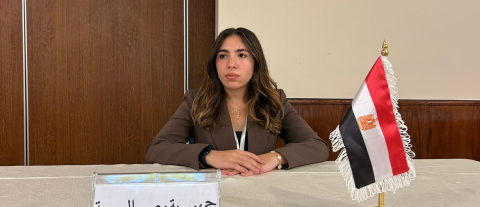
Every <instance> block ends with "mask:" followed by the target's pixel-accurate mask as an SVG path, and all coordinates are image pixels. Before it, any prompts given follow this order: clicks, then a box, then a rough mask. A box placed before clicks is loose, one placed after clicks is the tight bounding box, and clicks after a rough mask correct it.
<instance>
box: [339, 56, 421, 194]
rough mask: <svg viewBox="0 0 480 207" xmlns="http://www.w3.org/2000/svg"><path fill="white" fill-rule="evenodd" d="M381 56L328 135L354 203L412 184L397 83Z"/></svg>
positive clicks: (412, 174) (411, 164)
mask: <svg viewBox="0 0 480 207" xmlns="http://www.w3.org/2000/svg"><path fill="white" fill-rule="evenodd" d="M393 74H394V72H393V69H392V65H391V64H390V62H388V59H387V57H386V56H380V57H379V58H378V59H377V61H376V62H375V64H374V65H373V67H372V69H371V70H370V72H369V73H368V75H367V78H365V81H364V82H363V83H362V85H361V86H360V89H359V90H358V92H357V95H355V98H354V99H353V101H352V105H351V106H350V107H349V109H348V111H347V113H346V114H345V116H344V117H343V119H342V121H341V122H340V125H338V126H337V128H336V129H335V130H334V131H333V132H332V133H331V134H330V140H331V141H332V150H333V151H334V152H337V151H339V150H341V151H340V154H339V155H338V158H337V159H336V160H335V163H336V164H337V166H338V168H339V169H340V172H341V173H342V176H343V178H344V179H345V181H346V184H347V187H348V189H349V191H350V196H351V197H352V199H353V200H357V201H363V200H366V199H367V198H369V197H373V196H374V195H376V194H379V193H382V192H386V191H395V190H396V189H398V188H401V187H404V186H409V185H410V182H411V181H412V180H413V179H415V168H414V166H413V159H412V158H413V157H414V156H415V153H414V152H413V151H411V150H410V148H411V144H410V135H408V133H407V126H406V125H405V124H404V122H403V120H402V117H401V115H400V113H399V112H398V102H397V101H398V95H397V88H396V87H395V84H396V78H395V77H394V76H393Z"/></svg>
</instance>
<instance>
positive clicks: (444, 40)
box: [217, 0, 480, 100]
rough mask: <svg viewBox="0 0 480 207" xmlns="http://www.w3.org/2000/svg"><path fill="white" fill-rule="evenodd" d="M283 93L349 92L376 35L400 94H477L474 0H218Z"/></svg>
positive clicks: (479, 5)
mask: <svg viewBox="0 0 480 207" xmlns="http://www.w3.org/2000/svg"><path fill="white" fill-rule="evenodd" d="M217 7H218V8H217V12H218V13H217V27H218V28H217V31H219V32H220V31H222V30H223V29H225V28H228V27H246V28H248V29H250V30H252V31H253V32H255V33H256V34H257V36H258V37H259V39H260V41H261V42H262V45H263V47H264V50H265V53H266V54H265V55H266V57H267V61H268V64H269V68H270V72H271V74H272V76H273V78H274V79H275V80H276V81H277V82H278V83H279V87H280V88H283V89H285V91H286V92H287V95H288V96H289V97H290V98H353V97H354V95H355V93H356V92H357V90H358V88H359V86H360V85H361V83H362V81H363V80H364V79H365V76H366V75H367V73H368V71H369V70H370V68H371V66H372V65H373V63H374V61H375V60H376V58H377V57H378V56H379V55H380V51H381V44H382V42H383V40H384V39H386V40H387V42H388V44H389V50H390V56H389V60H390V62H392V64H393V69H394V70H395V73H396V74H395V75H396V77H397V79H398V83H397V86H398V87H399V95H400V98H401V99H446V100H480V92H479V91H478V90H479V88H480V67H479V64H478V63H477V60H479V59H480V26H479V25H480V1H478V0H420V1H417V0H402V1H386V0H383V1H381V0H361V1H359V0H338V1H333V0H328V1H327V0H243V1H236V0H235V1H234V0H218V2H217Z"/></svg>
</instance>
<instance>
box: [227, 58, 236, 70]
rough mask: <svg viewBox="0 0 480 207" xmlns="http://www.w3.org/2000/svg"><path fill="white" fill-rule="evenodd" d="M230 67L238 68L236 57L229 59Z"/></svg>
mask: <svg viewBox="0 0 480 207" xmlns="http://www.w3.org/2000/svg"><path fill="white" fill-rule="evenodd" d="M228 68H237V60H236V59H235V57H230V58H229V60H228Z"/></svg>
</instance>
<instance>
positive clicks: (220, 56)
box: [218, 55, 227, 59]
mask: <svg viewBox="0 0 480 207" xmlns="http://www.w3.org/2000/svg"><path fill="white" fill-rule="evenodd" d="M226 57H227V56H226V55H219V56H218V58H220V59H223V58H226Z"/></svg>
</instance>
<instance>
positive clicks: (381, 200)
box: [378, 40, 388, 207]
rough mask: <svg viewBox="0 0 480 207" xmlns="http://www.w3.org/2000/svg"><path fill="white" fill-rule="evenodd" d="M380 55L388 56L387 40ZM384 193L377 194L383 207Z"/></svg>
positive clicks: (379, 204)
mask: <svg viewBox="0 0 480 207" xmlns="http://www.w3.org/2000/svg"><path fill="white" fill-rule="evenodd" d="M382 56H385V57H386V56H388V44H387V41H385V40H383V44H382ZM384 199H385V193H383V192H382V193H379V194H378V207H384Z"/></svg>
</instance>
